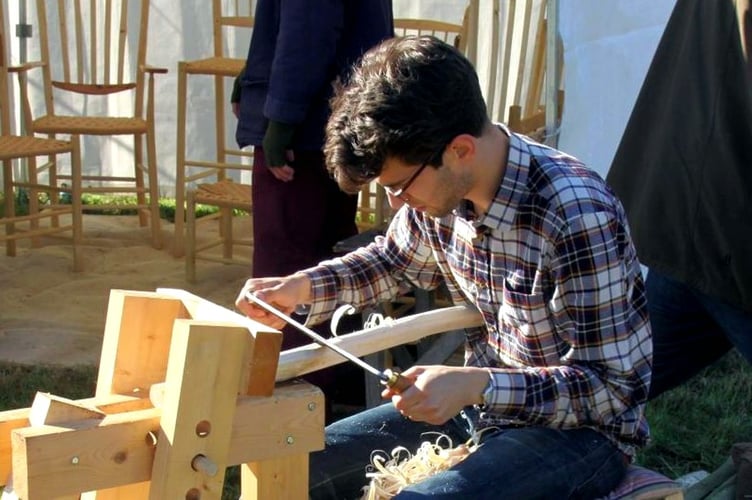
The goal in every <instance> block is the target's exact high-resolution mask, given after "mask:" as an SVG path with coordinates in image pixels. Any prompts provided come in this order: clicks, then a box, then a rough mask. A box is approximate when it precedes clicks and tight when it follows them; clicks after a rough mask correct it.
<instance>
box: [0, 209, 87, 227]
mask: <svg viewBox="0 0 752 500" xmlns="http://www.w3.org/2000/svg"><path fill="white" fill-rule="evenodd" d="M72 213H73V210H71V209H70V208H68V209H65V210H45V211H40V212H37V213H36V214H28V215H14V216H13V217H4V218H2V219H0V225H2V224H6V223H9V222H12V223H14V224H18V223H21V222H31V221H34V220H41V219H47V218H50V217H59V216H61V215H70V214H72Z"/></svg>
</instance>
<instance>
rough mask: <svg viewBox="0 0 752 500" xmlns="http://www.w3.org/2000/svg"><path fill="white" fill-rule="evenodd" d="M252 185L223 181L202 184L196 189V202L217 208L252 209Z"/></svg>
mask: <svg viewBox="0 0 752 500" xmlns="http://www.w3.org/2000/svg"><path fill="white" fill-rule="evenodd" d="M251 196H252V195H251V185H250V184H241V183H238V182H233V181H231V180H223V181H219V182H214V183H211V184H200V185H199V186H198V187H197V188H196V193H195V200H196V202H198V203H206V204H210V205H217V206H233V207H237V208H242V207H243V206H246V207H247V208H248V209H250V208H251Z"/></svg>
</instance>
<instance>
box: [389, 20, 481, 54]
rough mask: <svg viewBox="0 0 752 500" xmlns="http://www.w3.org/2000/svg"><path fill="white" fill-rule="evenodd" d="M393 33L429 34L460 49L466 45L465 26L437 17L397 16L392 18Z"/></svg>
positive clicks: (398, 34) (399, 34)
mask: <svg viewBox="0 0 752 500" xmlns="http://www.w3.org/2000/svg"><path fill="white" fill-rule="evenodd" d="M394 35H395V36H407V35H431V36H435V37H436V38H439V39H441V40H443V41H445V42H446V43H448V44H450V45H454V46H455V47H457V48H458V49H460V50H464V49H465V47H466V45H467V26H466V25H465V24H464V23H459V24H458V23H450V22H446V21H439V20H437V19H411V18H397V19H395V20H394Z"/></svg>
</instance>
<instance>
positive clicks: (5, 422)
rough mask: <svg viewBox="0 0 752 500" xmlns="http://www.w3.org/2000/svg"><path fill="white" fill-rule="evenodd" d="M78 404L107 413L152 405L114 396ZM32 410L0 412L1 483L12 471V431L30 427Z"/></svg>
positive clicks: (139, 398) (142, 401)
mask: <svg viewBox="0 0 752 500" xmlns="http://www.w3.org/2000/svg"><path fill="white" fill-rule="evenodd" d="M76 402H78V403H81V404H84V405H88V406H92V407H95V408H98V409H99V410H101V411H103V412H104V413H107V414H108V415H110V414H113V413H123V412H127V411H136V410H142V409H145V408H150V407H151V406H152V405H151V403H150V401H149V399H148V398H147V399H144V398H141V397H136V396H122V395H113V396H109V397H105V398H88V399H79V400H76ZM30 412H31V408H20V409H17V410H7V411H3V412H0V481H3V480H5V478H7V477H8V475H9V474H10V470H11V442H10V436H11V431H12V430H14V429H21V428H23V427H28V425H29V413H30Z"/></svg>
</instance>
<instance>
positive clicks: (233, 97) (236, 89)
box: [230, 66, 245, 103]
mask: <svg viewBox="0 0 752 500" xmlns="http://www.w3.org/2000/svg"><path fill="white" fill-rule="evenodd" d="M243 73H245V66H243V69H242V70H240V73H238V76H236V77H235V80H233V82H232V94H230V102H231V103H235V102H240V78H241V77H242V76H243Z"/></svg>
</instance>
